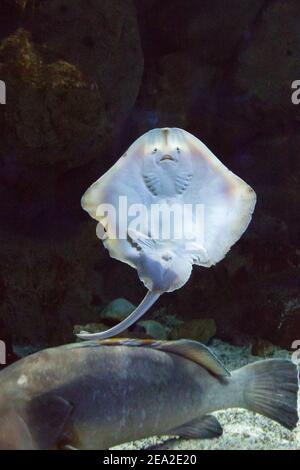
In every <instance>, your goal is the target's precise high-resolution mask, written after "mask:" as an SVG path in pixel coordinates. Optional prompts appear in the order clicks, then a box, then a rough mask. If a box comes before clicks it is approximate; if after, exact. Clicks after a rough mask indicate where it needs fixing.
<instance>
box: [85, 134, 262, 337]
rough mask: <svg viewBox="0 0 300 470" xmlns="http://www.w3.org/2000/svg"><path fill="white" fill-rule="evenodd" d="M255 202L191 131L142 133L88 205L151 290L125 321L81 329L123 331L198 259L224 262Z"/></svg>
mask: <svg viewBox="0 0 300 470" xmlns="http://www.w3.org/2000/svg"><path fill="white" fill-rule="evenodd" d="M255 204H256V194H255V192H254V190H253V189H252V188H251V187H250V186H249V185H248V184H247V183H245V182H244V181H243V180H242V179H241V178H239V177H238V176H236V175H235V174H233V173H232V172H231V171H230V170H229V169H228V168H226V166H225V165H224V164H223V163H221V161H220V160H218V158H217V157H216V156H215V155H214V154H213V153H212V152H211V151H210V150H209V149H208V148H207V147H206V146H205V145H204V144H203V142H201V141H200V140H199V139H197V138H196V137H195V136H193V135H192V134H190V133H189V132H187V131H185V130H183V129H179V128H162V129H152V130H151V131H148V132H146V133H145V134H144V135H142V136H141V137H139V138H138V139H137V140H136V141H135V142H134V143H133V144H132V145H131V146H130V147H129V149H128V150H127V151H126V152H125V154H124V155H122V157H121V158H120V159H119V160H118V161H117V162H116V163H115V164H114V165H113V166H112V167H111V168H110V169H109V170H108V171H107V172H106V173H105V174H104V175H103V176H101V177H100V178H99V179H98V180H97V181H96V182H95V183H93V184H92V185H91V186H90V187H89V188H88V189H87V191H86V192H85V193H84V195H83V196H82V199H81V205H82V208H83V209H84V210H85V211H86V212H88V214H89V215H90V216H91V217H92V218H93V219H95V220H97V221H98V225H97V229H96V233H97V236H98V237H99V238H100V239H101V240H102V242H103V244H104V246H105V248H106V249H107V250H108V252H109V254H110V256H111V257H112V258H115V259H117V260H119V261H122V262H124V263H126V264H128V265H129V266H131V267H133V268H134V269H136V270H137V273H138V276H139V278H140V280H141V281H142V282H143V283H144V285H145V287H146V288H147V290H148V291H147V293H146V295H145V297H144V299H143V300H142V302H141V303H140V305H138V307H137V308H136V310H134V311H133V312H132V313H131V314H130V315H129V316H128V317H127V318H126V319H124V320H123V321H122V322H121V323H120V324H118V325H115V326H113V327H112V328H110V329H108V330H106V331H103V332H97V333H93V334H89V333H87V332H80V333H79V334H78V335H77V336H78V337H79V338H81V339H83V340H89V339H104V338H109V337H111V336H115V335H119V334H120V333H122V332H123V331H124V330H125V329H127V328H129V327H130V326H131V325H132V324H133V323H135V322H136V321H137V320H138V319H139V318H141V317H142V316H143V315H144V314H145V313H146V312H147V311H148V309H149V308H150V307H151V306H152V305H153V304H154V303H155V302H156V301H157V300H158V298H159V297H160V296H161V295H162V294H163V293H166V292H173V291H174V290H177V289H179V288H181V287H183V286H184V285H185V284H186V283H187V282H188V280H189V278H190V276H191V272H192V268H193V266H194V265H198V266H202V267H206V268H209V267H211V266H213V265H214V264H216V263H218V262H219V261H220V260H222V259H223V258H224V256H225V255H226V253H227V252H228V251H229V250H230V248H231V246H232V245H233V244H234V243H236V242H237V240H238V239H239V238H240V237H241V235H242V234H243V233H244V232H245V230H246V229H247V227H248V225H249V223H250V221H251V217H252V213H253V211H254V208H255ZM154 209H156V211H157V212H156V214H157V213H158V214H161V217H160V216H156V217H155V215H154ZM137 212H138V215H137ZM172 214H174V222H172V220H173V219H172ZM169 223H170V225H169V226H168V224H169ZM166 228H167V229H168V230H166V232H164V229H166ZM179 229H180V230H179ZM162 232H163V233H162Z"/></svg>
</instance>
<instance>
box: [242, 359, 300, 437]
mask: <svg viewBox="0 0 300 470" xmlns="http://www.w3.org/2000/svg"><path fill="white" fill-rule="evenodd" d="M236 372H237V373H239V374H243V377H245V379H246V380H245V382H244V383H245V388H244V398H245V400H246V406H245V407H246V408H248V409H250V410H251V411H254V412H256V413H260V414H262V415H264V416H267V417H268V418H271V419H273V420H274V421H277V422H278V423H280V424H281V425H282V426H284V427H286V428H288V429H293V428H294V427H295V426H296V425H297V422H298V413H297V394H298V373H297V367H296V365H295V364H293V363H292V362H291V361H290V360H283V359H269V360H264V361H259V362H255V363H254V364H249V365H247V366H245V367H243V368H242V369H239V370H238V371H236ZM244 374H245V375H244Z"/></svg>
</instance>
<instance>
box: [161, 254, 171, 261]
mask: <svg viewBox="0 0 300 470" xmlns="http://www.w3.org/2000/svg"><path fill="white" fill-rule="evenodd" d="M161 258H162V259H163V260H164V261H171V259H172V256H171V255H169V254H165V255H162V257H161Z"/></svg>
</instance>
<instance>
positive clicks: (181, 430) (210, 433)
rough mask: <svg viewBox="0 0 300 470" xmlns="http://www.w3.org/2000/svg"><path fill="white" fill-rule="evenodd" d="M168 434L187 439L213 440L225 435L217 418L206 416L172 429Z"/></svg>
mask: <svg viewBox="0 0 300 470" xmlns="http://www.w3.org/2000/svg"><path fill="white" fill-rule="evenodd" d="M168 434H171V435H174V436H179V437H183V438H186V439H213V438H214V437H220V436H221V435H222V434H223V428H222V426H221V425H220V423H219V421H218V420H217V418H215V417H214V416H212V415H204V416H201V418H196V419H193V420H192V421H189V422H188V423H185V424H183V425H181V426H179V427H178V428H174V429H172V430H171V431H169V432H168Z"/></svg>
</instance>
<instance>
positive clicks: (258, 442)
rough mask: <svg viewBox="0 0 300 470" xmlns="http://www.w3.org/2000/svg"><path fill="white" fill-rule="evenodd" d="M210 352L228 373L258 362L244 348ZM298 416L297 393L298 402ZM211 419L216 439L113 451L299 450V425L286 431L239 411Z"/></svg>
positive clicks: (222, 346)
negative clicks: (218, 430) (219, 430)
mask: <svg viewBox="0 0 300 470" xmlns="http://www.w3.org/2000/svg"><path fill="white" fill-rule="evenodd" d="M210 347H211V349H212V350H213V351H214V352H215V353H216V354H217V355H218V357H219V358H220V359H221V361H222V362H223V363H224V364H225V365H226V366H227V367H228V369H229V370H234V369H237V368H239V367H241V366H243V365H245V364H248V363H249V362H254V361H257V360H258V359H259V358H257V357H255V356H252V355H251V354H250V349H249V348H248V347H242V348H240V347H236V346H231V345H229V344H226V343H223V342H222V341H219V340H214V341H213V343H212V344H211V346H210ZM268 357H277V358H278V357H282V358H287V357H290V355H289V353H288V352H287V351H280V350H278V351H276V352H274V353H273V354H271V355H269V356H268ZM298 412H299V416H300V393H299V400H298ZM214 415H215V416H216V417H217V418H218V420H219V421H220V423H221V425H222V427H223V429H224V432H223V435H222V436H221V437H219V438H217V439H210V440H208V439H205V440H199V439H189V440H185V439H169V438H167V437H163V438H161V437H151V438H148V439H143V440H140V441H135V442H131V443H127V444H122V445H120V446H117V447H114V449H119V450H129V449H148V450H149V449H171V450H196V449H197V450H198V449H199V450H218V449H222V450H229V449H231V450H246V449H247V450H248V449H250V450H251V449H252V450H268V449H278V450H284V449H290V450H296V449H297V450H300V423H298V426H297V428H296V429H295V430H293V431H292V432H291V431H288V430H286V429H285V428H283V427H282V426H280V425H279V424H277V423H274V422H273V421H271V420H270V419H268V418H265V417H263V416H260V415H258V414H254V413H252V412H250V411H245V410H242V409H230V410H226V411H218V412H216V413H214Z"/></svg>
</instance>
